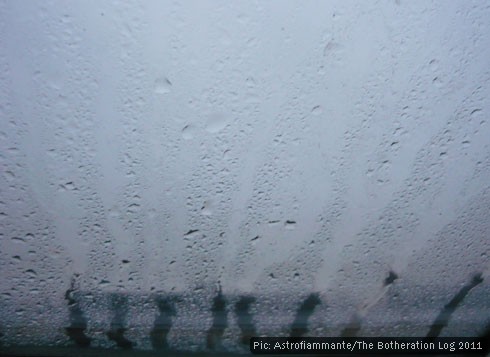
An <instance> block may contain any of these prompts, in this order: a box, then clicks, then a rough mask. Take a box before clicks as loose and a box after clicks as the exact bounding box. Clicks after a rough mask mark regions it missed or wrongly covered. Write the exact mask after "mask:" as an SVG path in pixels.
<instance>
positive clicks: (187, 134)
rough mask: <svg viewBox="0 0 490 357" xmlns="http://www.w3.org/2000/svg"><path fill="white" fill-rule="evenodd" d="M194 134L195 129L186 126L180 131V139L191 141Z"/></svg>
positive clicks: (191, 126)
mask: <svg viewBox="0 0 490 357" xmlns="http://www.w3.org/2000/svg"><path fill="white" fill-rule="evenodd" d="M195 133H196V127H194V126H193V125H190V124H189V125H186V126H185V127H184V129H182V138H184V139H185V140H191V139H193V138H194V136H195Z"/></svg>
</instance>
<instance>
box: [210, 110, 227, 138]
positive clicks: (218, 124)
mask: <svg viewBox="0 0 490 357" xmlns="http://www.w3.org/2000/svg"><path fill="white" fill-rule="evenodd" d="M225 127H226V120H225V117H224V115H222V114H219V113H214V114H211V115H210V116H209V117H208V121H207V123H206V131H207V132H208V133H211V134H215V133H217V132H219V131H221V130H223V129H224V128H225Z"/></svg>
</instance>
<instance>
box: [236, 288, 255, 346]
mask: <svg viewBox="0 0 490 357" xmlns="http://www.w3.org/2000/svg"><path fill="white" fill-rule="evenodd" d="M255 300H256V299H255V298H254V297H252V296H242V297H240V299H239V300H238V301H237V303H236V304H235V314H236V317H237V320H238V327H239V328H240V330H241V336H240V342H241V343H242V344H244V345H248V344H249V343H250V339H251V338H252V337H254V336H256V335H257V332H256V329H255V326H254V323H253V316H252V314H251V313H250V306H251V305H252V304H253V303H255Z"/></svg>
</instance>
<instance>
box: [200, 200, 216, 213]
mask: <svg viewBox="0 0 490 357" xmlns="http://www.w3.org/2000/svg"><path fill="white" fill-rule="evenodd" d="M211 206H212V204H211V201H204V204H203V206H202V208H201V214H202V215H204V216H211V215H212V214H213V210H212V208H211Z"/></svg>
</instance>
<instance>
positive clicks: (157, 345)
mask: <svg viewBox="0 0 490 357" xmlns="http://www.w3.org/2000/svg"><path fill="white" fill-rule="evenodd" d="M156 303H157V306H158V310H159V312H160V314H159V315H158V316H157V317H156V319H155V322H154V324H153V329H152V330H151V332H150V339H151V345H152V346H153V348H154V349H155V350H165V349H168V341H167V335H168V333H169V331H170V329H171V328H172V317H173V316H175V309H174V307H173V304H172V302H171V301H170V299H169V298H165V297H157V299H156Z"/></svg>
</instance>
